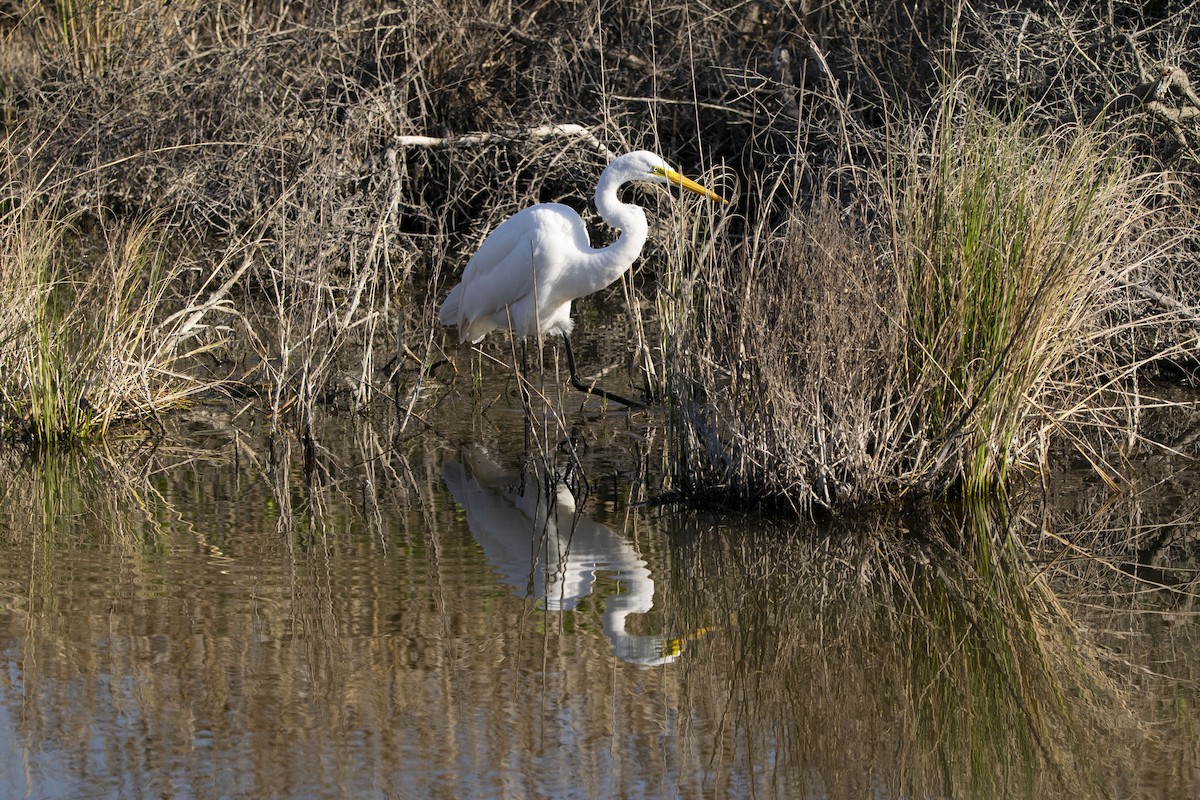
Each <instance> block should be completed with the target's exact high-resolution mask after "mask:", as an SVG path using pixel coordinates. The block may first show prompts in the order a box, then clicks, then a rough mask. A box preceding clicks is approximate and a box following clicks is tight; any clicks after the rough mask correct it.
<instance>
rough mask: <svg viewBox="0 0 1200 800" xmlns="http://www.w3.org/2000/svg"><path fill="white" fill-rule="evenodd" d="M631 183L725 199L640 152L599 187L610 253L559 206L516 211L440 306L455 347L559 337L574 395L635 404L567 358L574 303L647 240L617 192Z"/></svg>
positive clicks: (615, 273)
mask: <svg viewBox="0 0 1200 800" xmlns="http://www.w3.org/2000/svg"><path fill="white" fill-rule="evenodd" d="M631 181H644V182H647V183H673V184H675V185H676V186H679V187H681V188H683V189H687V190H688V191H691V192H695V193H696V194H699V195H702V196H704V197H708V198H710V199H713V200H719V201H721V202H722V203H727V202H729V201H727V200H725V199H724V198H723V197H721V196H720V195H718V194H716V193H715V192H712V191H710V190H708V189H706V188H704V187H703V186H701V185H700V184H698V183H696V182H695V181H693V180H691V179H689V178H685V177H684V176H682V175H680V174H679V173H678V172H677V171H676V170H674V169H672V168H671V166H670V165H668V164H667V162H666V161H664V160H663V159H662V157H660V156H658V155H655V154H654V153H650V152H647V151H645V150H638V151H635V152H632V153H626V154H625V155H623V156H619V157H617V158H615V159H613V161H612V163H610V164H609V165H608V167H606V168H605V170H604V172H602V173H600V180H599V182H598V183H597V184H596V210H597V211H599V212H600V217H601V218H602V219H603V220H604V221H605V222H606V223H608V224H609V225H611V226H612V227H614V228H616V229H618V230H619V231H620V235H619V236H618V237H617V240H616V241H615V242H613V243H612V244H610V245H608V246H607V247H600V248H595V247H592V245H591V241H590V239H589V238H588V232H587V226H586V225H585V224H584V222H583V219H581V218H580V216H579V214H578V213H576V212H575V211H574V209H572V208H570V207H569V206H565V205H562V204H561V203H539V204H537V205H535V206H530V207H529V208H526V209H524V210H522V211H519V212H517V213H516V214H514V215H513V216H511V217H509V218H508V219H507V220H505V221H504V222H503V223H501V224H500V226H499V227H497V228H496V229H495V230H494V231H492V232H491V233H490V234H488V236H487V238H486V239H484V241H483V244H482V245H480V247H479V250H478V251H477V252H476V253H475V255H474V256H472V257H471V260H470V261H468V262H467V267H466V269H464V270H463V276H462V281H461V282H460V283H459V284H458V285H457V286H455V287H454V288H453V289H452V290H451V291H450V294H449V295H448V296H447V297H446V300H445V302H444V303H442V307H441V310H440V311H439V312H438V319H439V320H441V322H442V324H443V325H454V326H456V327H457V328H458V336H459V339H460V341H464V342H471V343H476V342H479V341H480V340H481V339H483V337H484V336H486V335H488V334H489V333H491V332H492V331H494V330H497V329H504V328H511V329H512V331H513V333H515V334H516V335H517V336H519V337H521V338H522V339H524V338H525V337H528V336H535V335H537V334H538V333H542V334H562V336H563V341H564V342H565V346H566V351H567V365H568V368H569V369H570V371H571V385H572V386H574V387H575V388H576V389H579V390H580V391H585V392H591V393H592V394H596V395H599V396H601V397H604V398H606V399H609V400H615V401H617V402H619V403H622V404H623V405H627V406H640V405H641V404H640V403H635V402H631V401H628V400H625V399H624V398H622V397H620V396H619V395H614V394H611V393H609V392H605V391H604V390H602V389H598V388H596V387H589V386H587V385H585V384H584V383H583V382H582V381H580V380H579V377H578V376H577V375H576V374H575V356H574V354H573V353H572V352H571V338H570V334H571V329H572V328H573V327H574V324H575V323H574V321H573V320H572V319H571V301H573V300H578V299H579V298H581V297H585V296H587V295H589V294H592V293H593V292H598V291H600V290H601V289H603V288H604V287H606V286H608V285H609V284H611V283H612V282H613V281H615V280H617V279H618V278H620V277H621V276H622V275H624V274H625V272H626V271H627V270H628V269H629V268H630V267H631V266H633V262H634V260H635V259H637V257H638V255H639V254H640V253H641V252H642V247H643V245H645V243H646V235H647V234H648V233H649V229H650V227H649V225H648V224H647V222H646V212H645V211H643V210H642V208H641V207H640V206H636V205H633V204H632V203H623V202H621V199H620V198H619V197H618V196H617V192H618V190H619V189H620V188H621V187H622V186H623V185H625V184H626V183H629V182H631Z"/></svg>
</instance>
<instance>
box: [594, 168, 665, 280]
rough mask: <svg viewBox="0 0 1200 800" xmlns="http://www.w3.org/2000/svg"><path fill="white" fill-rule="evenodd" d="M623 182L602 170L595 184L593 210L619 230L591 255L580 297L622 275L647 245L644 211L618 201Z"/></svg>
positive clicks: (615, 175)
mask: <svg viewBox="0 0 1200 800" xmlns="http://www.w3.org/2000/svg"><path fill="white" fill-rule="evenodd" d="M622 182H623V181H622V180H621V178H620V176H619V175H618V174H616V173H614V172H613V171H612V170H605V171H604V173H602V174H601V175H600V181H599V183H597V184H596V210H597V211H599V212H600V218H601V219H603V220H604V221H605V222H606V223H608V224H609V225H611V226H612V227H614V228H616V229H617V230H618V231H620V235H618V236H617V240H616V241H615V242H613V243H612V244H610V245H609V246H608V247H602V248H600V249H598V250H596V251H594V253H593V254H592V263H591V269H589V270H587V275H586V276H581V278H582V279H583V280H584V281H585V282H586V284H587V285H586V286H583V287H580V288H581V289H586V291H584V292H583V293H582V294H581V295H580V296H581V297H582V296H583V295H584V294H591V293H592V292H598V291H600V290H601V289H603V288H604V287H605V286H608V285H609V284H610V283H612V282H613V281H615V280H616V279H617V278H620V277H621V276H622V275H624V274H625V272H626V271H627V270H628V269H629V268H630V267H631V266H633V262H634V261H635V260H636V259H637V257H638V255H639V254H640V253H641V252H642V247H643V246H645V244H646V235H647V233H648V232H649V225H648V224H647V223H646V212H644V211H642V209H641V208H640V207H638V206H635V205H633V204H631V203H622V202H621V200H620V199H619V198H618V197H617V190H618V189H620V188H621V184H622Z"/></svg>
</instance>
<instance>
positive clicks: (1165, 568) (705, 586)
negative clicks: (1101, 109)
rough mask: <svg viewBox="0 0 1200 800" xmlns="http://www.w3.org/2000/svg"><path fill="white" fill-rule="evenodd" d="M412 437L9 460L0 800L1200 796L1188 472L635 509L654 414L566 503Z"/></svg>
mask: <svg viewBox="0 0 1200 800" xmlns="http://www.w3.org/2000/svg"><path fill="white" fill-rule="evenodd" d="M482 405H483V406H486V404H482ZM427 421H428V422H430V423H431V424H432V425H433V427H432V428H430V429H425V430H422V431H420V432H418V433H414V432H413V430H412V429H411V428H405V429H404V430H400V429H399V428H398V427H397V424H396V423H395V421H382V422H381V421H378V420H376V421H372V420H364V419H344V420H336V419H335V420H327V421H325V427H324V428H323V429H324V430H328V431H335V433H331V434H329V435H328V436H326V437H325V438H324V439H323V440H322V441H321V442H320V446H319V447H318V448H317V449H316V450H315V451H314V452H313V453H310V454H308V462H309V464H310V465H311V466H312V467H313V469H311V470H308V471H306V470H305V469H304V468H303V465H304V463H305V453H304V452H303V450H302V448H300V447H299V446H298V445H297V444H296V443H295V442H294V441H291V440H289V439H288V438H287V436H286V435H276V436H271V435H270V434H269V433H268V432H265V431H259V430H255V429H253V428H251V429H250V430H248V431H246V430H242V431H238V430H236V429H234V428H232V427H230V426H228V425H227V424H225V421H224V420H222V419H221V417H220V416H219V415H218V416H217V417H215V418H214V419H205V420H200V419H196V420H192V421H190V422H189V424H188V428H187V430H186V431H185V432H184V433H185V434H186V436H181V437H180V438H178V439H176V440H174V441H175V442H176V443H175V444H173V445H172V447H171V448H170V449H167V448H161V447H160V448H158V449H153V450H152V449H141V450H139V449H138V448H137V447H136V446H135V445H130V446H129V448H128V449H127V451H126V452H120V453H118V454H110V455H108V456H99V455H96V456H92V457H90V458H82V457H74V458H62V459H49V460H44V461H42V462H40V463H36V464H35V463H28V462H24V461H22V460H20V459H18V458H16V457H15V456H12V455H9V456H8V460H7V461H3V462H2V463H0V486H2V487H3V488H2V489H0V499H2V501H3V502H2V504H0V797H33V798H79V797H103V798H108V797H120V798H140V797H147V798H150V797H153V798H161V797H175V798H220V797H354V798H374V797H378V798H510V797H511V798H524V797H553V798H609V797H627V798H641V797H646V798H660V797H685V798H698V797H721V798H724V797H730V798H742V797H771V798H773V797H779V798H793V797H814V798H817V797H832V798H842V797H846V798H851V797H854V798H861V797H877V798H899V797H914V796H952V797H1001V796H1011V797H1034V796H1037V797H1045V796H1058V797H1072V798H1076V797H1091V796H1096V797H1105V796H1120V797H1188V796H1196V794H1197V790H1198V787H1200V758H1198V754H1200V750H1198V748H1197V744H1198V742H1200V726H1198V725H1197V722H1196V718H1195V714H1194V708H1195V705H1196V700H1197V692H1196V678H1197V675H1196V666H1195V665H1197V664H1200V658H1197V656H1200V646H1198V644H1200V643H1198V642H1197V635H1196V630H1195V628H1196V618H1195V615H1194V612H1193V610H1192V605H1193V604H1192V597H1193V591H1192V590H1191V588H1189V587H1190V585H1191V583H1190V582H1191V581H1192V579H1193V574H1192V573H1191V572H1190V571H1189V569H1190V566H1189V565H1192V563H1193V562H1192V561H1191V560H1189V559H1191V558H1192V552H1193V550H1194V548H1193V547H1191V546H1190V542H1191V540H1192V539H1194V537H1195V532H1196V530H1197V528H1196V524H1197V523H1196V518H1197V515H1198V514H1200V502H1197V501H1195V500H1194V499H1193V498H1194V497H1195V492H1194V488H1195V478H1194V476H1192V474H1191V467H1190V466H1189V464H1188V462H1186V461H1181V460H1178V459H1166V458H1165V457H1161V456H1154V457H1148V458H1147V459H1146V460H1145V462H1144V465H1143V467H1142V469H1141V472H1140V474H1141V475H1142V476H1143V478H1144V482H1145V483H1146V484H1147V485H1151V486H1154V487H1155V490H1154V492H1147V493H1143V494H1137V495H1131V496H1128V497H1125V498H1113V497H1112V496H1110V495H1108V494H1107V493H1106V492H1105V491H1103V489H1102V487H1099V486H1097V485H1096V484H1097V482H1095V481H1092V480H1090V479H1086V478H1085V477H1083V476H1085V475H1086V473H1082V472H1081V473H1072V474H1066V475H1064V476H1062V477H1061V478H1060V479H1058V480H1057V481H1056V483H1055V484H1054V485H1052V486H1051V487H1050V495H1051V502H1050V503H1049V504H1048V505H1043V506H1038V507H1037V510H1036V511H1034V510H1021V511H1018V510H1015V508H1010V509H1008V510H1000V509H979V510H976V511H974V512H972V513H959V512H955V511H952V510H949V509H945V508H937V507H931V508H927V509H924V510H922V511H921V512H920V513H917V512H913V511H909V512H906V513H895V514H877V515H873V516H871V517H865V518H859V519H852V520H841V521H838V522H836V523H827V524H824V525H814V524H808V523H795V522H781V521H778V520H769V519H763V518H758V517H752V516H719V515H714V514H702V513H690V512H684V511H681V510H679V509H676V508H672V507H653V506H650V507H635V506H634V505H632V504H631V503H630V502H629V500H630V498H631V497H635V498H636V497H642V496H644V495H646V494H647V493H648V491H649V490H648V488H647V486H648V477H647V469H648V468H647V467H646V463H647V462H648V461H652V460H653V458H652V457H651V456H650V455H649V454H651V453H652V452H653V451H654V447H653V443H654V439H655V436H656V435H657V434H656V433H655V431H656V429H657V428H656V426H657V423H656V422H655V421H654V420H653V419H652V418H647V417H646V416H645V415H634V416H631V417H624V416H620V415H617V416H615V417H612V418H609V419H607V420H605V421H596V420H589V419H588V418H586V417H582V416H580V417H576V418H573V423H574V424H575V425H576V434H577V441H578V442H579V443H580V445H581V448H582V449H586V453H585V458H584V463H585V465H586V468H587V471H588V478H589V483H590V487H591V491H590V493H588V494H587V495H586V496H584V495H583V493H582V491H581V490H580V485H579V483H578V482H577V480H575V478H576V477H577V476H572V475H568V476H567V477H568V481H567V485H552V483H553V482H551V483H550V484H548V483H547V482H546V480H545V468H546V467H551V468H552V467H555V466H561V464H562V463H563V459H564V457H563V455H562V453H563V451H562V449H561V448H555V447H546V445H547V444H548V443H549V444H551V445H553V444H555V442H554V440H553V436H554V433H555V428H554V426H553V425H552V424H551V422H552V421H546V422H543V423H542V424H541V427H540V428H537V429H535V430H533V431H532V433H531V434H529V435H527V434H526V431H525V429H524V427H523V425H522V417H521V415H520V414H519V413H516V412H514V411H513V410H512V409H511V408H507V407H505V406H504V404H502V403H501V404H495V403H493V404H492V405H491V406H490V408H488V409H487V410H481V404H479V403H477V402H476V401H475V400H468V399H464V400H463V402H462V405H461V406H459V407H458V408H456V409H450V411H449V412H448V413H447V414H445V415H444V417H443V418H442V421H441V422H434V421H431V420H427ZM439 426H440V427H439ZM527 441H529V442H531V443H532V444H533V445H534V447H533V452H535V453H536V452H538V448H539V447H541V449H542V450H544V451H545V452H547V453H550V454H551V455H550V456H549V457H548V458H546V459H538V458H533V459H522V458H521V457H520V456H521V454H522V453H524V452H527V450H526V447H527V445H526V442H527ZM584 445H586V448H584V447H583V446H584ZM523 465H524V466H525V469H524V471H522V466H523ZM651 471H652V470H651ZM571 487H574V488H575V490H576V494H577V495H578V497H577V496H576V494H572V493H571V492H570V490H569V489H570V488H571ZM1021 508H1022V509H1025V508H1027V507H1026V506H1021ZM1028 508H1029V509H1032V508H1033V507H1032V506H1030V507H1028ZM946 541H952V542H953V546H947V545H945V544H943V542H946ZM1082 545H1086V546H1088V547H1089V548H1090V550H1091V551H1093V552H1099V553H1101V554H1102V556H1103V557H1102V558H1099V559H1097V558H1084V557H1083V556H1082V553H1081V551H1080V550H1079V549H1078V547H1079V546H1082ZM1139 558H1140V559H1142V561H1143V562H1144V563H1142V564H1141V565H1140V566H1137V567H1136V568H1135V566H1134V562H1136V561H1137V560H1138V559H1139ZM1181 564H1182V565H1183V567H1184V568H1183V569H1178V568H1176V567H1178V566H1179V565H1181ZM1139 570H1140V572H1139ZM1131 573H1139V574H1140V576H1141V578H1142V580H1141V581H1139V580H1137V579H1135V578H1134V577H1133V576H1132V575H1131ZM1150 580H1152V581H1153V583H1147V582H1146V581H1150ZM1168 583H1170V584H1172V585H1173V586H1174V588H1173V589H1172V590H1166V589H1163V588H1161V586H1162V585H1164V584H1168Z"/></svg>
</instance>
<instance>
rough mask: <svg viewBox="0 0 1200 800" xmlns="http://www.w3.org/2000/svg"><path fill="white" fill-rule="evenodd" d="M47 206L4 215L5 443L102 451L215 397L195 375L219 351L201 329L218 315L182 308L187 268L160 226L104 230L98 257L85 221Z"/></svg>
mask: <svg viewBox="0 0 1200 800" xmlns="http://www.w3.org/2000/svg"><path fill="white" fill-rule="evenodd" d="M42 199H44V198H38V197H26V198H24V200H23V202H20V204H18V205H15V206H14V207H12V208H11V209H9V210H8V211H7V213H5V214H3V215H2V216H0V261H2V262H3V263H4V265H5V272H4V280H3V281H2V282H0V434H3V435H4V436H5V437H7V438H9V439H14V440H19V441H23V442H26V443H29V444H31V445H34V446H38V447H54V446H59V445H66V444H73V443H79V442H86V441H96V440H98V439H101V438H103V437H104V436H105V435H107V434H108V433H109V432H110V431H111V430H112V429H113V428H114V427H116V426H120V425H123V424H128V423H139V424H142V425H150V424H152V423H153V421H154V418H155V416H156V415H157V414H158V413H159V412H161V411H164V410H166V409H170V408H174V407H178V406H180V405H182V404H184V403H185V402H187V401H188V400H189V399H190V398H192V397H194V396H195V395H196V394H199V393H201V392H205V391H209V390H211V389H212V388H213V384H212V383H209V382H205V381H203V380H197V379H195V378H193V377H191V376H189V375H187V374H185V369H186V367H187V365H189V364H190V363H191V359H193V358H194V357H195V356H197V355H199V353H200V352H202V351H203V350H204V349H205V348H206V347H207V346H208V345H207V344H204V343H203V342H204V341H205V340H204V339H203V338H202V337H201V336H200V335H201V334H204V333H208V331H207V330H206V325H203V324H201V319H202V317H203V316H204V314H205V313H206V312H208V311H213V310H215V309H216V307H217V306H213V307H209V308H205V307H204V306H203V304H201V303H199V301H198V299H197V298H195V297H193V298H190V299H185V300H184V301H183V302H182V303H181V302H179V299H178V298H177V297H176V296H175V292H176V291H177V284H179V283H181V271H182V267H181V264H182V262H181V261H179V260H175V259H171V258H168V257H167V256H166V255H165V253H164V252H163V250H162V249H161V246H160V242H159V241H158V239H157V232H156V228H155V225H154V223H153V222H146V223H143V224H139V225H130V226H124V227H119V226H114V227H113V228H111V229H105V230H104V231H103V235H102V236H101V238H100V239H99V241H98V243H97V244H98V252H94V253H93V252H91V251H90V250H89V248H88V246H87V245H88V244H89V240H88V238H87V237H84V236H82V235H81V234H80V233H79V231H78V230H76V228H75V223H76V222H77V221H78V219H77V217H75V216H73V215H70V214H66V215H64V214H61V213H60V212H59V208H58V206H57V205H56V204H54V203H53V202H38V201H39V200H42ZM89 261H91V262H93V263H90V264H88V263H86V262H89ZM81 262H83V263H84V264H85V266H82V267H81V266H80V264H81ZM217 305H218V306H219V304H217ZM210 341H211V340H210Z"/></svg>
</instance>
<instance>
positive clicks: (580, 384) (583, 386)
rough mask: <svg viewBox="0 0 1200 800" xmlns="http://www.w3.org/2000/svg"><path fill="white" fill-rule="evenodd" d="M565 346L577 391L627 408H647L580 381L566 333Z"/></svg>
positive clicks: (568, 367) (569, 338)
mask: <svg viewBox="0 0 1200 800" xmlns="http://www.w3.org/2000/svg"><path fill="white" fill-rule="evenodd" d="M563 344H564V345H565V346H566V348H567V369H569V370H571V385H572V386H574V387H575V388H576V389H578V390H579V391H581V392H587V393H588V394H594V395H596V396H597V397H603V398H604V399H605V400H608V401H610V402H613V403H620V404H621V405H623V406H627V407H628V408H645V407H646V404H645V403H639V402H638V401H637V400H627V399H626V398H624V397H621V395H619V394H613V393H612V392H606V391H604V390H603V389H601V388H600V387H598V386H588V385H587V384H586V383H584V382H583V381H581V380H579V375H577V374H576V373H575V354H574V353H573V352H571V337H570V336H567V335H566V334H565V333H564V334H563Z"/></svg>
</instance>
